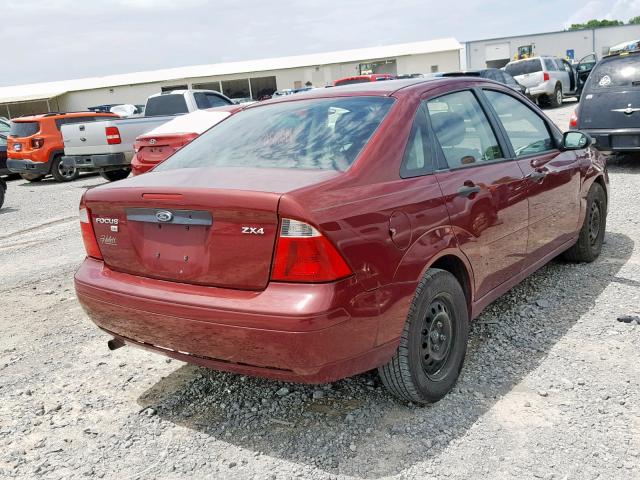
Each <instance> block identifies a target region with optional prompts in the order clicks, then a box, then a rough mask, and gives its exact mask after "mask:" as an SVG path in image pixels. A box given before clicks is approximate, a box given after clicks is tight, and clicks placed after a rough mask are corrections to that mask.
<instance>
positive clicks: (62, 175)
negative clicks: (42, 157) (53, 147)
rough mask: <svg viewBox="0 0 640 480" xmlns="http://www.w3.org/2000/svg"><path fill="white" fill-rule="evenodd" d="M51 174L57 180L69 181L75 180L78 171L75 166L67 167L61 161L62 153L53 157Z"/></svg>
mask: <svg viewBox="0 0 640 480" xmlns="http://www.w3.org/2000/svg"><path fill="white" fill-rule="evenodd" d="M51 175H53V178H55V179H56V181H58V182H70V181H71V180H75V179H76V178H78V176H79V175H80V172H79V171H78V169H77V168H76V167H67V166H65V165H64V164H63V163H62V155H58V156H57V157H55V158H54V159H53V164H52V165H51Z"/></svg>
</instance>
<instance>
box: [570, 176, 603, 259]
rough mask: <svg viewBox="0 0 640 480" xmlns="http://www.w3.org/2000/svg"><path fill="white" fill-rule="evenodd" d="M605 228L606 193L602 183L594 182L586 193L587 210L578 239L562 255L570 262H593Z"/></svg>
mask: <svg viewBox="0 0 640 480" xmlns="http://www.w3.org/2000/svg"><path fill="white" fill-rule="evenodd" d="M606 228H607V195H606V194H605V192H604V189H603V188H602V185H600V184H599V183H597V182H595V183H594V184H593V185H591V188H590V189H589V193H588V195H587V211H586V213H585V216H584V222H583V224H582V228H581V229H580V233H579V234H578V241H577V242H576V243H575V245H573V246H572V247H571V248H570V249H569V250H567V251H566V252H564V257H565V258H566V259H567V260H569V261H571V262H593V261H594V260H595V259H596V258H598V256H599V255H600V252H601V251H602V244H603V243H604V233H605V230H606Z"/></svg>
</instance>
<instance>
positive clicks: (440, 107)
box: [427, 90, 503, 168]
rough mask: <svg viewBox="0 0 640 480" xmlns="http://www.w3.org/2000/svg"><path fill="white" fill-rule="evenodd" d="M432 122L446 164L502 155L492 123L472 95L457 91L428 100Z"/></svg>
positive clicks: (453, 165) (456, 165)
mask: <svg viewBox="0 0 640 480" xmlns="http://www.w3.org/2000/svg"><path fill="white" fill-rule="evenodd" d="M427 106H428V109H429V116H430V117H431V125H432V127H433V131H434V132H435V134H436V138H437V139H438V143H440V147H441V148H442V152H443V153H444V156H445V159H446V160H447V164H448V165H449V168H460V167H467V166H475V165H478V164H482V163H485V162H491V161H493V160H498V159H501V158H503V154H502V150H501V149H500V145H499V144H498V140H497V139H496V136H495V134H494V133H493V129H492V128H491V124H490V123H489V120H488V119H487V116H486V115H485V113H484V111H483V110H482V107H481V106H480V104H479V103H478V100H477V99H476V97H475V95H474V94H473V93H471V92H470V91H468V90H467V91H463V92H456V93H451V94H448V95H444V96H442V97H438V98H435V99H433V100H429V102H427Z"/></svg>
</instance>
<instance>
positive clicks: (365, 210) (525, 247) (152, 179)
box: [75, 78, 609, 403]
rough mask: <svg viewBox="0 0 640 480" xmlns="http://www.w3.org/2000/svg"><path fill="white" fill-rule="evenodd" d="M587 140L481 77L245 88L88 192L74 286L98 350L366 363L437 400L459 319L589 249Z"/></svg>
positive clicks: (224, 360) (595, 246)
mask: <svg viewBox="0 0 640 480" xmlns="http://www.w3.org/2000/svg"><path fill="white" fill-rule="evenodd" d="M589 141H590V139H589V137H588V136H587V135H585V134H583V133H581V132H567V133H565V134H564V135H563V134H562V133H561V132H560V130H558V128H557V127H556V126H555V125H554V124H553V122H551V121H550V120H549V119H548V118H547V117H546V116H545V115H544V114H543V113H542V112H541V111H540V110H539V109H538V108H537V107H536V106H535V105H533V104H531V102H529V101H527V100H526V99H524V98H522V96H521V95H519V94H517V93H516V92H514V91H513V90H511V89H509V88H508V87H506V86H504V85H500V84H497V83H495V82H488V81H486V80H483V79H480V78H444V79H442V78H440V79H429V80H427V79H424V80H396V81H388V82H370V83H367V84H360V85H352V86H349V87H342V88H331V89H320V90H317V91H316V92H310V93H308V94H307V95H305V97H304V98H300V97H285V98H282V99H279V100H273V101H271V102H265V103H262V104H257V105H254V106H251V107H249V108H246V109H244V110H242V111H240V112H238V113H236V114H234V115H232V116H231V117H229V118H228V119H226V120H225V121H224V122H221V123H220V124H219V125H216V126H215V127H214V128H212V129H210V130H209V131H207V132H205V133H204V134H202V135H200V136H199V137H198V138H197V139H195V140H193V141H192V142H191V143H189V144H188V145H186V146H185V147H184V148H182V149H181V150H179V151H177V152H176V153H175V154H174V155H172V156H171V157H170V158H168V159H167V160H166V161H165V162H164V163H162V164H160V165H158V166H157V167H156V168H155V170H154V172H153V174H148V175H141V176H138V177H133V178H129V179H127V180H124V181H122V182H120V183H118V184H117V185H108V184H107V185H101V186H98V187H96V188H93V189H90V190H87V191H86V192H85V193H84V196H83V198H82V200H81V204H80V225H81V231H82V236H83V240H84V244H85V248H86V252H87V258H86V259H85V261H84V262H83V263H82V265H81V267H80V268H79V270H78V271H77V273H76V275H75V288H76V292H77V295H78V298H79V300H80V303H81V304H82V306H83V307H84V309H85V311H86V312H87V313H88V315H89V316H90V318H91V319H92V320H93V321H94V322H95V323H96V324H97V325H98V326H99V327H100V328H101V329H103V330H104V331H105V332H107V333H108V334H109V335H111V336H113V339H112V340H110V342H109V345H110V348H112V349H113V348H118V347H121V346H123V345H124V344H130V345H134V346H138V347H142V348H146V349H149V350H152V351H156V352H158V353H162V354H164V355H167V356H169V357H173V358H177V359H180V360H184V361H187V362H191V363H195V364H198V365H203V366H207V367H211V368H215V369H219V370H226V371H231V372H237V373H242V374H249V375H259V376H265V377H271V378H276V379H280V380H285V381H297V382H304V383H324V382H331V381H334V380H337V379H340V378H343V377H347V376H351V375H355V374H358V373H360V372H365V371H368V370H370V369H372V368H378V371H379V373H380V376H381V378H382V382H383V383H384V384H385V385H386V387H387V388H388V389H389V390H390V391H391V392H393V393H394V394H396V395H397V396H398V397H400V398H402V399H404V400H409V401H412V402H416V403H429V402H435V401H437V400H439V399H440V398H442V397H443V396H444V395H445V394H446V393H447V392H448V391H449V390H450V389H451V388H452V387H453V385H454V384H455V382H456V379H457V377H458V374H459V372H460V370H461V368H462V364H463V360H464V357H465V352H466V345H467V338H468V328H469V320H470V319H472V318H475V317H477V316H478V315H479V314H480V312H482V310H483V309H484V308H485V307H486V306H487V305H489V304H490V303H491V302H492V301H493V300H495V299H496V298H498V297H499V296H500V295H502V294H503V293H504V292H506V291H507V290H509V289H510V288H512V287H513V286H515V285H516V284H517V283H518V282H520V281H521V280H522V279H524V278H525V277H527V276H528V275H530V274H531V273H533V272H535V271H536V270H537V269H539V268H540V267H541V266H543V265H544V264H546V263H547V262H548V261H550V260H551V259H553V258H555V257H556V256H558V255H559V254H561V253H564V255H565V257H566V258H568V259H570V260H573V261H586V262H590V261H592V260H594V259H595V258H596V257H597V256H598V255H599V253H600V250H601V247H602V242H603V237H604V232H605V220H606V215H607V198H608V197H607V192H608V189H609V185H608V176H607V170H606V163H605V161H604V158H603V156H601V155H600V154H599V153H598V151H597V150H594V151H591V147H590V144H589Z"/></svg>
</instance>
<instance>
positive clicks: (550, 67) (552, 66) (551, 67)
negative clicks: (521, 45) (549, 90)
mask: <svg viewBox="0 0 640 480" xmlns="http://www.w3.org/2000/svg"><path fill="white" fill-rule="evenodd" d="M544 66H545V68H546V69H547V71H549V72H556V71H558V70H559V69H558V65H556V62H555V61H554V60H553V58H545V59H544Z"/></svg>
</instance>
